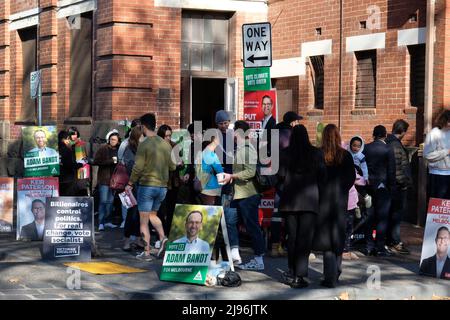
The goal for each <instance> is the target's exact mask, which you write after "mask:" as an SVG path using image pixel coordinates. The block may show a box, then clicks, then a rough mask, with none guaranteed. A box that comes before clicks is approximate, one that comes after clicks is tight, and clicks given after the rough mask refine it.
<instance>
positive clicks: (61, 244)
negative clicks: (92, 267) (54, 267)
mask: <svg viewBox="0 0 450 320" xmlns="http://www.w3.org/2000/svg"><path fill="white" fill-rule="evenodd" d="M46 212H47V215H46V218H45V233H44V249H43V258H44V259H45V260H64V261H90V260H91V244H92V220H93V212H94V202H93V198H88V197H57V198H48V199H47V206H46Z"/></svg>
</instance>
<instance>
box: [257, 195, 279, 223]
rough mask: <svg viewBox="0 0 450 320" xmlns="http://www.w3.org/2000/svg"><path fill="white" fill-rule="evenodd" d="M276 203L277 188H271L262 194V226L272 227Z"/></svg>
mask: <svg viewBox="0 0 450 320" xmlns="http://www.w3.org/2000/svg"><path fill="white" fill-rule="evenodd" d="M274 203H275V189H270V190H268V191H266V192H264V193H263V194H262V197H261V202H260V203H259V212H258V218H259V225H260V226H261V227H262V228H268V227H270V223H271V221H272V213H273V208H274Z"/></svg>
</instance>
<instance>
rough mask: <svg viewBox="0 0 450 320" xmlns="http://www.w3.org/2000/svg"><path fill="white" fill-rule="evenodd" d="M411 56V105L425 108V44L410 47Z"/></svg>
mask: <svg viewBox="0 0 450 320" xmlns="http://www.w3.org/2000/svg"><path fill="white" fill-rule="evenodd" d="M408 50H409V54H410V69H409V77H410V82H409V84H410V95H409V96H410V103H411V106H414V107H423V105H424V101H425V44H419V45H414V46H408Z"/></svg>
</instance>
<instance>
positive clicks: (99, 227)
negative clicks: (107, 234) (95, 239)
mask: <svg viewBox="0 0 450 320" xmlns="http://www.w3.org/2000/svg"><path fill="white" fill-rule="evenodd" d="M104 230H105V226H104V225H103V223H100V224H99V226H98V231H104Z"/></svg>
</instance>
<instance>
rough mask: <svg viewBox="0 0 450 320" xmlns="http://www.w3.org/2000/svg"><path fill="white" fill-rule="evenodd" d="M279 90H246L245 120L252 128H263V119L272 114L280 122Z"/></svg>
mask: <svg viewBox="0 0 450 320" xmlns="http://www.w3.org/2000/svg"><path fill="white" fill-rule="evenodd" d="M277 109H278V108H277V91H276V90H275V89H273V90H265V91H246V92H244V120H245V121H247V122H248V124H249V125H250V128H251V129H256V130H261V129H263V121H264V119H265V118H266V117H267V118H268V117H270V116H272V117H273V119H274V120H275V122H278V121H277V120H278V112H277Z"/></svg>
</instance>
